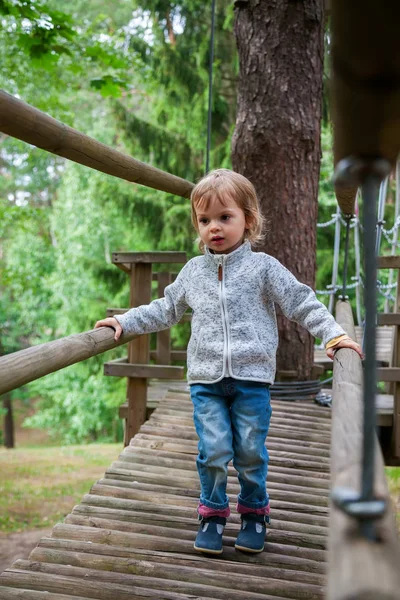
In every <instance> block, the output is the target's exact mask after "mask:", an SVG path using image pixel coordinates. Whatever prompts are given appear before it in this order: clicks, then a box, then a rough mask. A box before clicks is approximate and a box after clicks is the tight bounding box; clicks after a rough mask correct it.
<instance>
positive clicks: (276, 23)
mask: <svg viewBox="0 0 400 600" xmlns="http://www.w3.org/2000/svg"><path fill="white" fill-rule="evenodd" d="M323 5H324V1H323V0H296V1H294V0H279V1H277V0H263V1H260V0H238V1H237V2H236V6H235V12H236V22H235V35H236V42H237V46H238V51H239V61H240V73H239V94H238V112H237V120H236V130H235V133H234V136H233V141H232V161H233V167H234V169H235V171H238V172H239V173H242V174H243V175H245V176H246V177H248V178H249V179H250V180H251V181H252V182H253V184H254V185H255V187H256V190H257V192H258V195H259V198H260V202H261V207H262V210H263V213H264V215H265V217H266V218H267V221H268V227H267V236H266V238H265V242H264V243H263V244H262V245H261V246H259V247H258V249H259V250H261V251H263V252H267V253H268V254H271V255H273V256H275V257H276V258H277V259H278V260H279V261H280V262H282V263H283V264H284V265H285V266H286V267H287V268H288V269H289V270H290V271H291V272H292V273H293V274H294V275H295V276H296V277H297V278H298V279H299V280H300V281H302V282H304V283H306V284H308V285H309V286H311V287H313V288H314V286H315V265H316V256H315V251H316V222H317V195H318V179H319V167H320V120H321V105H322V74H323V29H324V6H323ZM278 326H279V335H280V346H279V350H278V356H277V360H278V362H277V365H278V372H279V371H288V370H289V371H292V370H294V371H296V376H297V378H298V379H300V380H302V379H307V378H309V377H310V373H311V368H312V363H313V339H312V337H311V336H310V335H309V334H308V333H307V331H306V330H305V329H303V328H302V327H300V326H298V325H296V324H295V323H290V322H289V321H288V320H286V319H285V318H284V317H283V316H282V315H281V314H280V313H279V309H278Z"/></svg>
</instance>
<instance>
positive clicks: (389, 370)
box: [376, 367, 400, 381]
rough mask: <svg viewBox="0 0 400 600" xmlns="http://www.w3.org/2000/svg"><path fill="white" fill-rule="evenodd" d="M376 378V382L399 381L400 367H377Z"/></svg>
mask: <svg viewBox="0 0 400 600" xmlns="http://www.w3.org/2000/svg"><path fill="white" fill-rule="evenodd" d="M376 376H377V379H378V381H400V367H379V368H378V369H377V370H376Z"/></svg>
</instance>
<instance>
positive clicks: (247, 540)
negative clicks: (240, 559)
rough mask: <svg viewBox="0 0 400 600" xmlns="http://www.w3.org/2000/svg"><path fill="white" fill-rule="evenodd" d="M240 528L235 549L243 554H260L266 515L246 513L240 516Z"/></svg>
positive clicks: (262, 548)
mask: <svg viewBox="0 0 400 600" xmlns="http://www.w3.org/2000/svg"><path fill="white" fill-rule="evenodd" d="M241 520H242V527H241V529H240V531H239V535H238V537H237V540H236V543H235V548H236V550H242V551H243V552H254V553H255V552H262V551H263V550H264V542H265V534H266V531H267V528H266V523H269V517H268V515H257V514H256V513H247V514H244V515H241Z"/></svg>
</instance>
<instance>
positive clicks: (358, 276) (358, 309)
mask: <svg viewBox="0 0 400 600" xmlns="http://www.w3.org/2000/svg"><path fill="white" fill-rule="evenodd" d="M359 195H360V192H359V190H357V194H356V202H355V207H354V210H355V213H356V219H355V223H356V227H355V228H354V248H355V259H356V276H355V280H356V281H357V283H359V284H361V285H362V280H361V252H360V227H359V225H360V220H359V218H358V200H359ZM356 313H357V325H362V322H363V318H362V315H361V294H360V286H359V285H357V286H356Z"/></svg>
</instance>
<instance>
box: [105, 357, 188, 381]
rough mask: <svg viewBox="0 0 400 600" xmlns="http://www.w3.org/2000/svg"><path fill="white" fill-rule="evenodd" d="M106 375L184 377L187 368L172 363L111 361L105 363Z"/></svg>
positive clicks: (158, 377) (147, 377)
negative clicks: (153, 363) (145, 363)
mask: <svg viewBox="0 0 400 600" xmlns="http://www.w3.org/2000/svg"><path fill="white" fill-rule="evenodd" d="M104 375H108V376H109V377H132V378H137V377H139V378H146V379H151V378H156V379H174V378H175V379H183V378H184V375H185V369H184V367H174V366H171V365H141V364H132V363H124V362H117V361H116V362H114V361H110V362H106V363H104Z"/></svg>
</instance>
